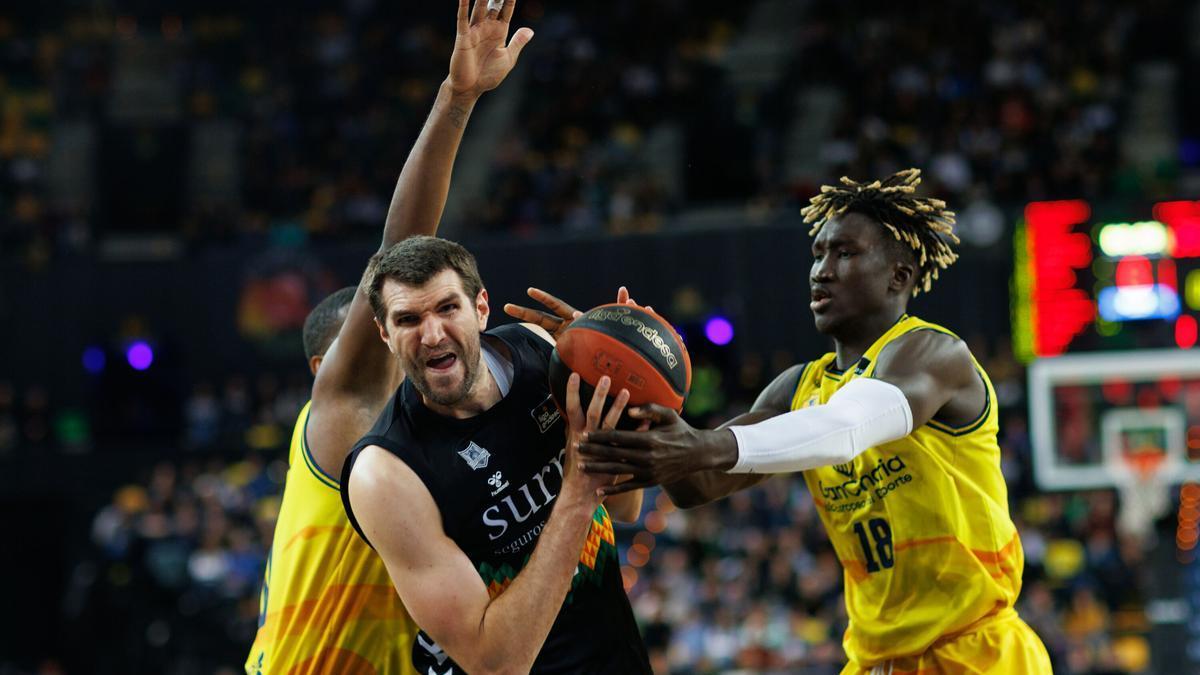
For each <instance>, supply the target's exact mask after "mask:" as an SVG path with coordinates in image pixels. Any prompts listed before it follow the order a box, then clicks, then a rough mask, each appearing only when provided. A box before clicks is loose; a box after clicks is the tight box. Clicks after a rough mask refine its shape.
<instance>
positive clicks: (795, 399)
mask: <svg viewBox="0 0 1200 675" xmlns="http://www.w3.org/2000/svg"><path fill="white" fill-rule="evenodd" d="M812 364H813V362H812V361H809V362H808V363H806V364H804V367H803V368H801V369H800V379H799V380H797V381H796V391H795V392H793V393H792V407H791V408H790V410H799V409H800V392H801V391H803V390H804V376H805V375H808V369H809V368H810V367H811V366H812Z"/></svg>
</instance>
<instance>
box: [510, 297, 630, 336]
mask: <svg viewBox="0 0 1200 675" xmlns="http://www.w3.org/2000/svg"><path fill="white" fill-rule="evenodd" d="M525 292H526V293H527V294H528V295H529V297H530V298H533V299H534V300H536V301H538V302H539V303H541V304H542V305H543V306H545V307H546V309H548V310H550V311H549V312H545V311H542V310H540V309H533V308H531V307H524V306H522V305H514V304H512V303H511V302H510V303H507V304H505V305H504V313H505V314H508V315H509V316H511V317H513V318H514V319H517V320H519V321H524V322H526V323H532V324H535V325H538V326H541V327H542V328H544V329H545V330H546V332H547V333H550V335H552V336H554V339H555V340H557V339H558V338H559V336H560V335H561V334H562V332H563V331H564V330H566V328H567V326H569V325H571V322H572V321H574V320H575V319H576V318H578V317H579V315H581V314H583V312H581V311H579V310H578V309H575V308H574V307H572V306H571V305H570V304H568V303H567V302H566V301H564V300H562V299H560V298H558V297H555V296H553V295H551V294H549V293H547V292H546V291H543V290H542V289H540V288H530V289H528V290H527V291H525ZM617 303H618V304H621V305H632V306H634V307H637V306H638V304H637V303H636V302H634V300H633V298H631V297H629V289H628V288H626V287H624V286H622V287H620V288H619V289H617ZM645 309H646V310H648V311H651V312H652V311H654V310H653V309H652V308H651V307H650V306H649V305H646V307H645Z"/></svg>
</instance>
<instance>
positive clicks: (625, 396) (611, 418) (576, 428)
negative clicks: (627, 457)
mask: <svg viewBox="0 0 1200 675" xmlns="http://www.w3.org/2000/svg"><path fill="white" fill-rule="evenodd" d="M579 383H580V377H579V374H578V373H571V377H570V378H569V379H568V380H567V401H566V403H567V410H566V413H567V454H566V469H565V471H564V474H563V475H564V478H563V480H564V481H569V480H578V481H581V482H582V483H583V487H584V489H585V490H587V491H588V492H589V493H595V494H596V496H600V493H599V489H600V488H601V487H603V486H605V485H611V484H612V482H613V477H612V476H605V475H600V474H595V473H584V472H583V471H581V470H580V466H579V443H580V440H581V439H582V437H583V436H584V435H585V434H587V433H590V432H593V431H596V430H598V429H609V430H611V429H613V428H615V427H616V426H617V421H618V420H620V419H621V413H623V412H625V404H626V403H629V390H628V389H621V391H619V392H617V395H616V396H615V397H614V398H613V402H612V405H611V406H610V407H609V409H608V412H607V413H606V412H604V403H605V400H606V399H607V398H608V393H609V388H610V387H611V386H612V379H611V378H609V377H608V376H607V375H606V376H604V377H601V378H600V381H599V382H598V383H597V384H596V390H595V392H594V394H593V395H592V400H591V402H590V403H589V404H588V408H587V411H586V412H585V411H584V410H583V408H582V406H581V404H580V397H579Z"/></svg>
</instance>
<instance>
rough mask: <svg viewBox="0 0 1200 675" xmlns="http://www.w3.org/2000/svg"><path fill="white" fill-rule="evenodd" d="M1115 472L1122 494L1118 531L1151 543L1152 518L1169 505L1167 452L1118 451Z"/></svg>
mask: <svg viewBox="0 0 1200 675" xmlns="http://www.w3.org/2000/svg"><path fill="white" fill-rule="evenodd" d="M1118 457H1119V458H1120V460H1119V462H1118V464H1119V467H1113V468H1114V469H1116V471H1115V472H1114V473H1115V474H1116V475H1114V479H1115V480H1114V483H1115V485H1116V488H1117V494H1119V495H1120V497H1121V506H1120V510H1119V512H1118V513H1117V531H1118V532H1120V533H1121V534H1123V535H1126V536H1129V537H1133V538H1134V539H1137V540H1139V541H1141V542H1142V545H1143V547H1146V546H1149V545H1151V544H1153V543H1154V540H1155V533H1154V521H1155V520H1157V519H1158V518H1161V517H1162V516H1164V515H1166V513H1167V510H1168V508H1169V507H1170V505H1171V502H1170V496H1169V494H1168V493H1169V491H1168V489H1167V487H1168V485H1167V480H1168V477H1169V472H1168V471H1165V470H1164V469H1166V468H1167V467H1168V464H1167V461H1166V459H1167V455H1166V454H1165V453H1159V452H1145V453H1141V452H1139V453H1121V454H1119V455H1118Z"/></svg>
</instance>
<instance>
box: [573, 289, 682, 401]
mask: <svg viewBox="0 0 1200 675" xmlns="http://www.w3.org/2000/svg"><path fill="white" fill-rule="evenodd" d="M572 371H574V372H576V373H579V376H580V378H581V379H582V380H583V382H582V383H581V387H580V392H579V393H580V399H581V401H580V402H581V403H582V405H583V407H584V408H585V409H586V408H587V404H588V401H589V400H591V394H592V390H593V388H594V387H595V386H596V383H597V382H599V381H600V378H601V377H603V376H604V375H608V376H609V377H610V378H612V389H611V392H612V393H613V395H615V393H616V392H618V391H620V390H621V389H622V388H624V389H628V390H629V394H630V396H629V406H630V407H632V406H637V405H644V404H647V403H657V404H659V405H662V406H665V407H667V408H671V409H673V410H676V411H678V410H682V409H683V400H684V399H685V398H686V397H687V393H688V389H689V388H690V387H691V385H692V362H691V359H689V358H688V353H687V348H686V347H684V345H683V341H682V340H680V339H679V336H678V335H676V334H675V330H674V329H672V328H671V324H670V323H668V322H667V321H666V319H663V318H662V317H661V316H659V315H658V314H656V313H654V312H652V311H647V310H646V309H644V308H642V307H634V306H632V305H620V304H616V303H613V304H608V305H600V306H599V307H595V308H593V309H590V310H588V311H587V312H585V313H584V314H583V315H582V316H580V317H579V318H577V319H575V320H574V321H572V322H571V325H570V326H568V327H567V329H566V330H564V331H563V332H562V334H561V335H560V336H559V338H558V345H557V346H556V347H555V349H554V354H553V355H552V356H551V358H550V392H551V393H552V394H553V395H554V400H555V402H556V403H558V407H559V408H560V409H563V410H565V409H566V391H567V378H569V377H570V375H571V372H572Z"/></svg>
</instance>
